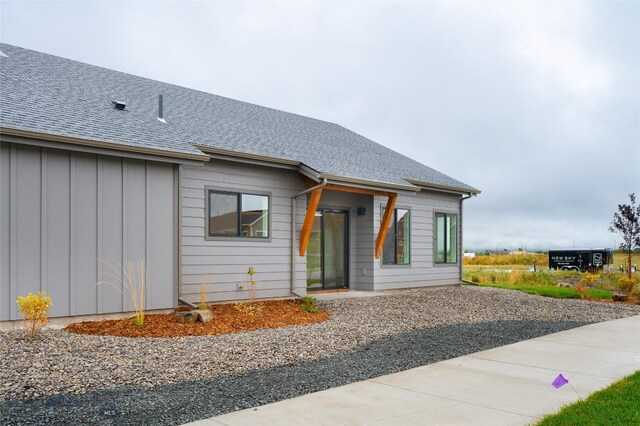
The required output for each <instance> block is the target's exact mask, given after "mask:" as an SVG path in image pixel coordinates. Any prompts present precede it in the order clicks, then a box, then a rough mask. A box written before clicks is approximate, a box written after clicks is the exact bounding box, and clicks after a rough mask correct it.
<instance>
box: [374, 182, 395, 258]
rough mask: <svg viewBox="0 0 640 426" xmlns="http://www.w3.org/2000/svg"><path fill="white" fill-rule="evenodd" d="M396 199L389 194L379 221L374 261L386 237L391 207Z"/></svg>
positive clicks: (391, 212) (378, 255) (391, 211)
mask: <svg viewBox="0 0 640 426" xmlns="http://www.w3.org/2000/svg"><path fill="white" fill-rule="evenodd" d="M396 197H397V194H391V195H389V198H388V199H387V207H385V209H384V216H383V217H382V220H381V221H380V231H379V232H378V238H377V239H376V259H380V253H381V252H382V244H384V238H385V237H386V236H387V231H388V230H389V223H391V219H392V218H393V207H394V206H395V205H396Z"/></svg>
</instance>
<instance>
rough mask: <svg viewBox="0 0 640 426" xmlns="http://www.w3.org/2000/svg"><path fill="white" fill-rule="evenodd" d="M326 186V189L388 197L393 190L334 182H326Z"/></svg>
mask: <svg viewBox="0 0 640 426" xmlns="http://www.w3.org/2000/svg"><path fill="white" fill-rule="evenodd" d="M326 188H327V189H331V190H333V191H340V192H351V193H353V194H367V195H380V196H382V197H389V196H390V195H391V194H394V193H393V192H386V191H378V190H376V189H367V188H360V187H358V186H346V185H337V184H335V183H329V184H327V186H326Z"/></svg>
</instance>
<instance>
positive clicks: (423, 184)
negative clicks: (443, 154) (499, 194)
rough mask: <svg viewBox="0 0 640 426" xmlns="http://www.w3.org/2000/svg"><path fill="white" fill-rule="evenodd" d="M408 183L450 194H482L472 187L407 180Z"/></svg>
mask: <svg viewBox="0 0 640 426" xmlns="http://www.w3.org/2000/svg"><path fill="white" fill-rule="evenodd" d="M406 181H407V182H409V183H412V184H414V185H418V186H419V187H421V188H424V189H428V190H432V191H440V192H450V193H455V194H469V196H472V195H478V194H480V192H481V191H480V190H479V189H475V188H472V187H466V188H462V187H457V186H449V185H439V184H437V183H426V182H421V181H419V180H415V179H406ZM467 198H468V197H467Z"/></svg>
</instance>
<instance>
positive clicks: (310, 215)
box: [300, 188, 322, 256]
mask: <svg viewBox="0 0 640 426" xmlns="http://www.w3.org/2000/svg"><path fill="white" fill-rule="evenodd" d="M320 195H322V188H318V189H315V190H313V191H312V192H311V197H309V204H307V213H306V214H305V215H304V223H303V224H302V230H301V231H300V256H304V254H305V252H306V251H307V244H308V243H309V237H310V236H311V228H312V227H313V220H314V218H315V217H316V210H318V204H320Z"/></svg>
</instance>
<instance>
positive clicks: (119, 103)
mask: <svg viewBox="0 0 640 426" xmlns="http://www.w3.org/2000/svg"><path fill="white" fill-rule="evenodd" d="M111 103H112V104H113V106H114V107H115V109H119V110H120V111H122V110H124V109H125V108H126V106H127V103H126V102H124V101H111Z"/></svg>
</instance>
